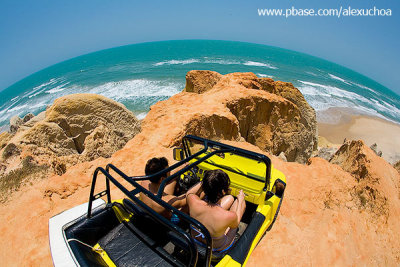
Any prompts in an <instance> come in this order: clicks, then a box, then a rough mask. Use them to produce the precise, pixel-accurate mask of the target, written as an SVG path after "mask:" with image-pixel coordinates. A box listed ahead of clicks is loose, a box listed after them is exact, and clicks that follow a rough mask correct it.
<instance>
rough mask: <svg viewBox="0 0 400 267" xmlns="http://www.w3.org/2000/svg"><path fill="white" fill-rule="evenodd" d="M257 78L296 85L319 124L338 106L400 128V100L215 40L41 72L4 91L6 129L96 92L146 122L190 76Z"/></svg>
mask: <svg viewBox="0 0 400 267" xmlns="http://www.w3.org/2000/svg"><path fill="white" fill-rule="evenodd" d="M193 69H199V70H214V71H217V72H219V73H221V74H226V73H231V72H254V73H255V74H256V75H258V76H259V77H270V78H273V79H274V80H281V81H286V82H291V83H293V84H294V86H296V87H297V88H298V89H299V90H300V91H301V92H302V93H303V95H304V96H305V98H306V100H307V101H308V102H309V103H310V104H311V106H313V107H314V108H315V109H316V111H317V115H318V118H319V120H326V121H329V118H326V117H324V116H322V114H324V111H326V110H327V109H329V108H332V107H343V108H351V109H352V110H353V111H354V112H355V113H359V114H367V115H373V116H377V117H381V118H384V119H387V120H390V121H393V122H396V123H400V97H399V96H398V95H397V94H395V93H393V92H392V91H390V90H389V89H388V88H386V87H384V86H382V85H381V84H379V83H377V82H375V81H373V80H371V79H369V78H367V77H365V76H363V75H361V74H359V73H357V72H354V71H352V70H350V69H347V68H344V67H342V66H339V65H337V64H334V63H332V62H329V61H326V60H322V59H319V58H316V57H312V56H309V55H306V54H303V53H298V52H294V51H290V50H285V49H280V48H276V47H270V46H265V45H258V44H250V43H242V42H228V41H207V40H189V41H187V40H185V41H164V42H152V43H142V44H135V45H129V46H123V47H117V48H112V49H107V50H102V51H98V52H95V53H91V54H87V55H83V56H80V57H76V58H73V59H70V60H67V61H64V62H61V63H59V64H56V65H53V66H51V67H48V68H46V69H43V70H41V71H39V72H37V73H34V74H32V75H30V76H28V77H26V78H25V79H23V80H21V81H19V82H17V83H15V84H14V85H12V86H10V87H8V88H6V89H4V90H2V91H1V92H0V126H2V128H3V129H4V128H5V127H7V125H8V123H9V120H10V118H11V117H13V116H14V115H19V116H24V115H25V114H27V113H29V112H31V113H34V114H35V115H37V114H38V113H39V112H41V111H43V110H45V109H46V106H47V105H50V104H52V103H53V101H54V100H55V99H56V98H58V97H60V96H63V95H68V94H73V93H96V94H101V95H104V96H106V97H109V98H112V99H114V100H116V101H118V102H121V103H123V104H124V105H125V106H126V107H127V108H128V109H130V110H131V111H133V112H134V113H135V114H136V115H137V116H138V117H139V118H144V117H145V115H146V114H147V112H148V111H149V107H150V106H151V105H153V104H155V103H156V102H157V101H160V100H165V99H168V98H169V97H171V96H172V95H174V94H177V93H179V92H181V91H182V90H183V88H184V87H185V74H186V73H187V72H188V71H189V70H193Z"/></svg>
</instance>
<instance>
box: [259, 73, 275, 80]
mask: <svg viewBox="0 0 400 267" xmlns="http://www.w3.org/2000/svg"><path fill="white" fill-rule="evenodd" d="M256 75H257V76H258V77H260V78H271V79H273V78H274V76H272V75H267V74H264V73H256Z"/></svg>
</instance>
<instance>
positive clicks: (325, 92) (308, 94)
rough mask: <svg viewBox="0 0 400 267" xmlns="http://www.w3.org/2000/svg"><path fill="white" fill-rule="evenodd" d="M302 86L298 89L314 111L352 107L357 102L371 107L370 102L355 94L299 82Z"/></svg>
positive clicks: (335, 88)
mask: <svg viewBox="0 0 400 267" xmlns="http://www.w3.org/2000/svg"><path fill="white" fill-rule="evenodd" d="M299 82H300V83H301V84H302V85H300V86H298V89H299V90H300V92H302V94H303V95H304V96H305V98H306V99H307V101H309V102H310V103H311V105H312V106H313V107H314V108H316V109H326V108H329V107H335V106H337V107H354V106H355V105H357V106H361V104H355V103H357V101H361V102H363V103H365V104H368V105H373V103H372V102H371V100H369V99H367V98H365V97H363V96H361V95H359V94H356V93H354V92H349V91H346V90H343V89H340V88H338V87H335V86H330V85H323V84H318V83H313V82H307V81H300V80H299Z"/></svg>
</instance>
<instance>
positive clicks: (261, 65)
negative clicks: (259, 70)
mask: <svg viewBox="0 0 400 267" xmlns="http://www.w3.org/2000/svg"><path fill="white" fill-rule="evenodd" d="M243 65H246V66H255V67H266V68H269V69H274V70H276V69H278V68H277V67H275V66H273V65H271V64H268V63H262V62H256V61H246V62H245V63H243Z"/></svg>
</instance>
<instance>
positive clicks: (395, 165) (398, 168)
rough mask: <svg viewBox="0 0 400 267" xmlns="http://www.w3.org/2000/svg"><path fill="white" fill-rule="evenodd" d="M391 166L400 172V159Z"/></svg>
mask: <svg viewBox="0 0 400 267" xmlns="http://www.w3.org/2000/svg"><path fill="white" fill-rule="evenodd" d="M393 167H394V168H395V169H396V170H397V171H398V172H399V173H400V160H399V161H398V162H396V163H395V164H393Z"/></svg>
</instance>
